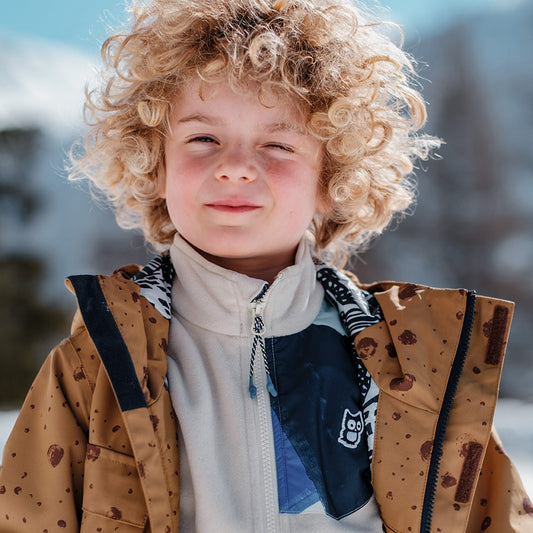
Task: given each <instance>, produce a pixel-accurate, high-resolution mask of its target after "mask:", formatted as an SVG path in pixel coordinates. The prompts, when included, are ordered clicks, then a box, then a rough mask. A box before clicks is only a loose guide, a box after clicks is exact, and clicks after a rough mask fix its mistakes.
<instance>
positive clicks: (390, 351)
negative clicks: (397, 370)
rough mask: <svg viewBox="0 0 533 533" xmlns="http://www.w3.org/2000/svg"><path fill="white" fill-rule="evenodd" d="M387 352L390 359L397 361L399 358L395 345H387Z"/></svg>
mask: <svg viewBox="0 0 533 533" xmlns="http://www.w3.org/2000/svg"><path fill="white" fill-rule="evenodd" d="M385 350H387V353H388V354H389V357H390V358H391V359H396V358H397V357H398V354H397V353H396V348H394V344H392V343H389V344H387V346H385Z"/></svg>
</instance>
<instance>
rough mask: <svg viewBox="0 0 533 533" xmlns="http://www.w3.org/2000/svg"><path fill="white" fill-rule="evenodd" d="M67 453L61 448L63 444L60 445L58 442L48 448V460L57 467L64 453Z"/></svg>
mask: <svg viewBox="0 0 533 533" xmlns="http://www.w3.org/2000/svg"><path fill="white" fill-rule="evenodd" d="M64 454H65V450H63V448H61V446H58V445H57V444H52V445H51V446H50V447H49V448H48V452H47V454H46V455H47V456H48V462H49V463H50V464H51V465H52V466H53V467H54V468H55V467H56V466H57V465H58V464H59V463H60V462H61V459H63V455H64Z"/></svg>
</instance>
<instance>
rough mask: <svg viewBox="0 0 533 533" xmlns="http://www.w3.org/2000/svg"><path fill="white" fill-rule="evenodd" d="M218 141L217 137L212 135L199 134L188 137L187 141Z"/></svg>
mask: <svg viewBox="0 0 533 533" xmlns="http://www.w3.org/2000/svg"><path fill="white" fill-rule="evenodd" d="M195 142H197V143H216V142H217V141H216V139H214V138H213V137H210V136H209V135H197V136H196V137H192V138H191V139H188V141H187V143H195Z"/></svg>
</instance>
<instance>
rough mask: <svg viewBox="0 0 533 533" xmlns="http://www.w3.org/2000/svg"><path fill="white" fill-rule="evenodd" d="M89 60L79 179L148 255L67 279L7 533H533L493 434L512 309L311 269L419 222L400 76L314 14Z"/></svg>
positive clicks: (138, 31) (117, 42)
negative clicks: (73, 308)
mask: <svg viewBox="0 0 533 533" xmlns="http://www.w3.org/2000/svg"><path fill="white" fill-rule="evenodd" d="M104 51H105V52H106V54H107V61H108V65H109V66H110V69H111V72H112V73H111V74H110V75H109V76H108V77H107V78H106V80H105V84H104V85H103V89H102V91H101V93H99V94H96V93H93V94H92V95H90V96H89V98H88V102H87V109H88V111H89V113H90V114H91V115H92V124H93V128H92V130H91V132H90V134H89V138H88V143H87V150H86V154H85V156H84V157H83V158H82V159H81V160H80V161H78V162H76V168H77V171H76V172H80V173H85V174H86V175H87V176H88V177H89V178H90V179H91V180H92V181H93V183H94V184H95V185H97V186H98V187H99V188H100V189H101V190H103V191H105V192H106V194H107V196H108V197H109V198H110V199H111V200H112V201H113V202H114V204H115V206H116V208H117V216H118V219H119V221H120V222H121V224H122V225H124V226H126V227H142V228H143V230H144V233H145V235H146V238H147V239H148V240H149V241H150V242H151V243H153V244H154V245H155V246H156V247H158V248H160V249H161V250H162V251H163V252H165V253H163V254H162V255H161V256H159V257H157V258H156V259H155V260H154V261H153V262H152V263H150V264H149V265H148V266H147V267H145V268H144V269H142V270H140V269H139V268H138V267H133V266H129V267H125V268H123V269H121V270H119V271H117V272H116V273H114V274H113V275H112V276H98V277H96V276H74V277H72V278H70V279H69V282H68V284H69V286H70V288H71V290H72V291H73V292H74V293H75V295H76V297H77V299H78V304H79V311H78V312H77V314H76V316H75V318H74V323H73V326H72V334H71V336H70V337H69V338H68V339H67V340H65V341H64V342H63V343H61V344H60V345H59V346H58V347H57V348H56V349H55V350H54V351H53V352H52V353H51V355H50V356H49V358H48V359H47V361H46V363H45V365H44V366H43V369H42V370H41V372H40V374H39V376H38V377H37V379H36V381H35V383H34V385H33V387H32V390H31V391H30V393H29V395H28V398H27V400H26V402H25V405H24V407H23V409H22V412H21V415H20V417H19V420H18V422H17V424H16V426H15V428H14V431H13V434H12V436H11V438H10V441H9V442H8V444H7V445H6V449H5V454H4V464H3V469H2V473H1V476H0V509H1V513H0V520H1V523H2V531H32V532H34V531H47V532H52V531H78V530H81V531H83V532H89V531H90V532H93V531H94V532H96V531H119V532H133V531H151V532H174V531H178V528H179V530H180V531H209V532H211V531H217V532H218V531H232V532H234V531H243V532H249V531H254V532H255V531H268V532H271V531H304V530H310V531H320V532H337V531H361V532H364V531H368V532H370V531H381V530H383V531H401V532H407V531H472V532H473V531H484V530H493V531H498V532H501V531H527V530H528V529H530V528H531V527H532V526H533V518H532V516H531V512H532V509H531V503H530V501H529V500H528V499H527V496H526V495H525V493H524V491H523V488H522V486H521V484H520V481H519V479H518V477H517V474H516V472H515V471H514V469H513V467H512V465H510V463H509V460H508V459H507V457H506V456H505V454H504V453H503V451H502V450H501V448H500V447H499V446H498V444H497V441H496V440H495V438H496V437H495V436H494V435H493V434H491V420H492V414H493V411H494V406H495V402H496V393H497V388H498V382H499V375H500V371H501V364H502V359H503V353H504V348H505V344H506V339H507V334H508V329H509V325H510V318H511V314H512V304H510V303H509V302H503V301H496V300H491V299H487V298H483V297H476V296H475V295H474V294H473V293H471V292H468V293H467V292H466V291H462V290H459V291H455V290H434V289H429V288H427V287H421V286H415V285H405V284H395V283H383V284H374V285H372V286H368V287H365V288H363V287H361V286H360V285H358V284H357V281H356V280H355V279H354V278H353V277H352V276H350V275H349V274H347V273H342V272H340V271H338V270H336V269H334V268H333V267H331V266H328V265H327V264H325V263H323V262H321V261H320V260H318V259H316V258H314V257H313V256H312V254H311V247H314V249H315V251H316V252H317V253H320V252H321V251H323V250H325V249H326V248H327V247H330V248H331V247H332V246H333V245H338V244H341V243H354V244H355V245H359V246H361V245H362V244H363V242H365V241H366V240H367V239H369V238H371V237H372V236H373V235H375V234H377V233H379V232H380V231H381V230H382V229H383V228H384V227H385V226H386V225H387V224H388V223H389V222H390V220H391V218H392V217H393V216H394V214H396V213H400V212H401V211H402V210H404V209H405V208H406V207H407V206H408V205H409V204H410V202H411V199H412V194H413V191H412V187H411V184H410V182H409V180H408V179H407V176H408V175H409V173H410V172H411V171H412V168H413V160H414V158H415V157H417V156H418V157H425V156H426V155H427V153H428V151H429V150H430V149H431V148H432V147H434V146H436V144H437V143H436V141H434V140H433V139H431V138H428V137H424V136H416V135H415V132H416V130H418V129H419V128H420V127H421V126H422V124H423V122H424V119H425V108H424V103H423V101H422V99H421V97H420V95H419V94H418V93H417V92H416V91H414V90H413V89H412V88H411V87H410V86H409V84H408V75H409V74H410V72H411V69H412V66H411V63H410V61H409V59H408V57H407V56H406V55H405V54H404V53H403V52H401V50H399V49H398V48H397V47H396V46H395V45H394V44H393V43H392V42H391V41H390V40H389V39H387V38H386V37H385V36H384V35H382V34H380V33H379V32H378V30H377V28H376V26H375V25H374V24H373V23H371V22H370V20H367V19H365V16H364V15H363V13H361V12H359V11H358V10H356V9H355V8H353V7H351V6H350V5H349V4H343V3H341V2H339V1H331V0H324V1H320V0H315V1H308V0H286V1H285V0H276V1H265V0H209V1H207V0H200V1H195V2H191V1H190V0H154V1H153V2H151V3H148V4H147V5H146V6H144V7H143V8H142V9H139V10H138V11H136V14H135V25H134V27H133V28H132V30H131V32H129V33H128V34H126V35H118V36H114V37H111V38H110V39H109V40H108V41H107V43H106V44H105V45H104ZM113 72H114V74H113ZM465 407H466V408H465Z"/></svg>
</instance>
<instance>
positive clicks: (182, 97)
mask: <svg viewBox="0 0 533 533" xmlns="http://www.w3.org/2000/svg"><path fill="white" fill-rule="evenodd" d="M199 93H200V83H199V81H198V80H192V81H191V82H190V83H189V84H187V86H186V87H185V88H184V89H183V90H182V91H181V92H180V94H179V95H178V97H177V98H176V100H175V102H174V106H173V108H172V112H171V115H170V126H171V132H170V134H169V136H168V138H167V139H166V141H165V154H166V155H165V163H166V183H165V189H164V192H163V196H164V198H165V199H166V203H167V206H168V211H169V214H170V218H171V219H172V222H173V224H174V226H175V227H176V229H177V230H178V232H179V233H180V234H181V235H182V237H183V238H184V239H186V240H187V241H188V242H189V243H190V244H192V245H193V246H194V247H195V248H196V249H198V251H199V252H200V253H201V254H203V255H204V256H205V257H207V258H208V259H209V260H210V261H212V262H214V263H216V264H219V265H221V266H224V267H225V268H230V269H232V270H236V271H238V272H242V273H245V274H248V275H251V276H253V277H262V278H263V279H266V280H267V281H272V279H273V277H275V275H276V274H277V273H278V272H279V271H280V270H281V269H283V268H285V267H286V266H289V265H291V264H293V262H294V254H295V251H296V247H297V245H298V243H299V241H300V240H301V238H302V236H303V234H304V233H305V230H306V229H307V228H308V226H309V224H310V222H311V220H312V218H313V215H314V213H315V211H316V209H317V204H318V200H317V197H318V179H319V174H320V169H321V162H322V143H321V142H320V141H319V140H317V139H316V138H314V137H313V136H311V135H310V134H309V133H308V132H307V131H306V129H305V120H304V118H303V117H302V116H301V114H300V113H299V112H298V110H297V107H296V105H295V104H294V103H293V102H292V101H291V99H289V98H288V97H281V98H278V99H274V96H273V95H268V94H267V95H266V96H267V98H268V100H269V101H268V102H267V104H268V105H269V107H266V106H265V105H263V104H262V103H261V102H260V101H259V100H258V98H257V94H256V91H250V92H246V93H244V94H241V93H238V94H237V93H235V92H234V91H233V90H232V89H231V88H230V87H229V86H228V85H227V84H225V83H221V84H217V85H206V86H205V87H204V88H203V90H202V97H203V99H202V98H201V97H200V94H199ZM263 101H264V99H263ZM271 103H272V104H273V105H272V106H271Z"/></svg>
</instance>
